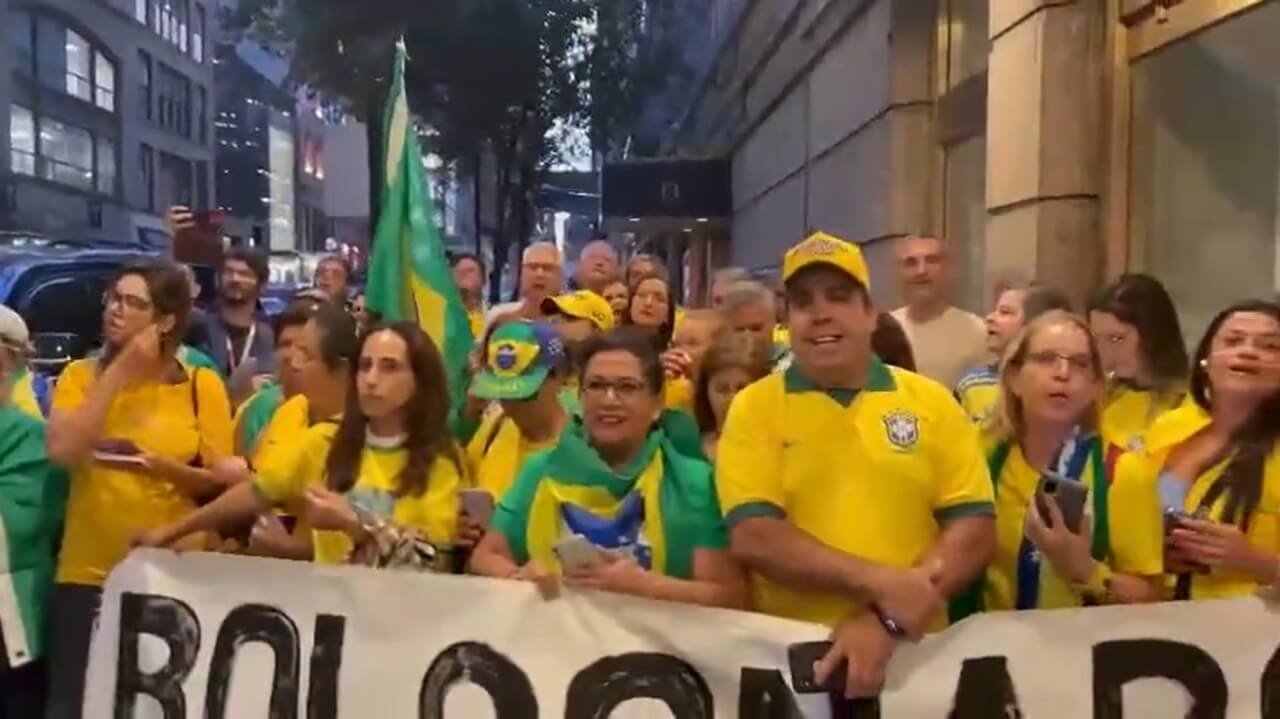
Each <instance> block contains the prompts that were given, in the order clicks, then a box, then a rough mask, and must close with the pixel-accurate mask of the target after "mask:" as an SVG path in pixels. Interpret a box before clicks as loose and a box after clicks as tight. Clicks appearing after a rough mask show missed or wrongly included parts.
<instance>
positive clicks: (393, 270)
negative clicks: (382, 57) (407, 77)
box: [365, 43, 472, 407]
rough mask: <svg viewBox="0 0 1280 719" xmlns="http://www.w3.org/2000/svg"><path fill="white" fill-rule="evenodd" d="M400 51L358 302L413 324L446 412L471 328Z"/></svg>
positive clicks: (461, 388) (460, 388) (459, 385)
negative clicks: (427, 342) (436, 352)
mask: <svg viewBox="0 0 1280 719" xmlns="http://www.w3.org/2000/svg"><path fill="white" fill-rule="evenodd" d="M404 66H405V49H404V45H403V43H401V44H399V45H397V47H396V61H395V75H394V77H393V79H392V82H391V93H390V95H389V97H388V98H387V106H386V109H385V110H384V113H383V135H382V136H383V139H384V146H383V153H382V162H383V167H382V174H381V177H382V179H383V182H384V184H383V187H382V212H381V214H380V215H379V217H378V224H377V231H376V232H375V234H374V244H373V257H372V258H371V259H370V262H369V278H368V286H367V287H366V289H365V299H366V302H367V303H368V307H369V309H370V310H373V311H374V312H377V313H378V314H380V315H381V316H382V318H383V319H384V320H387V321H393V320H408V321H414V322H417V323H418V325H419V326H421V327H422V329H423V331H425V332H426V333H427V335H428V336H430V337H431V340H432V341H433V342H435V344H436V347H438V348H439V349H440V355H441V357H442V358H443V359H444V365H445V371H446V373H447V374H448V377H449V391H450V396H451V397H452V398H453V399H454V402H453V405H454V406H455V407H457V406H460V404H461V400H462V399H463V398H464V397H465V396H466V375H467V353H468V352H470V350H471V344H472V337H471V325H470V322H469V321H468V319H467V311H466V309H465V308H464V307H463V305H462V298H461V297H460V296H459V294H458V288H457V286H456V285H455V284H454V282H453V273H452V271H451V270H450V267H449V260H448V258H447V257H446V256H445V250H444V243H443V242H442V241H441V239H440V230H439V228H438V227H437V226H436V223H435V212H434V205H433V202H432V199H431V187H430V186H429V184H428V182H427V179H426V176H425V173H424V172H423V169H422V149H421V147H420V146H419V145H418V136H417V134H416V133H415V132H414V130H413V125H412V123H411V122H410V117H409V102H408V99H407V98H406V96H405V88H404Z"/></svg>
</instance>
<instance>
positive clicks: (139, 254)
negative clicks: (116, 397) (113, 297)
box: [0, 240, 216, 375]
mask: <svg viewBox="0 0 1280 719" xmlns="http://www.w3.org/2000/svg"><path fill="white" fill-rule="evenodd" d="M155 256H157V254H156V253H155V251H153V250H147V249H144V248H142V247H141V246H140V245H113V244H110V243H104V242H77V241H72V240H50V241H48V242H44V243H39V244H36V243H22V244H18V243H4V242H3V241H2V240H0V303H3V304H6V305H8V306H9V307H12V308H13V309H15V310H17V311H18V313H19V314H21V315H22V316H23V317H24V318H25V319H26V321H27V325H28V326H29V328H30V330H31V334H32V344H34V345H35V357H34V358H33V360H32V365H33V367H34V368H35V369H36V370H37V371H40V372H43V373H46V374H52V375H56V374H58V373H59V372H61V371H62V368H63V367H65V366H66V365H67V364H68V363H70V362H71V361H72V360H75V359H80V358H82V357H85V356H86V355H88V354H89V353H90V352H92V351H94V350H96V349H97V348H98V347H100V346H101V344H102V334H101V333H102V297H103V295H104V294H105V292H106V290H107V284H108V283H109V282H111V280H112V279H113V278H114V277H115V276H116V274H117V273H118V272H119V271H120V269H121V268H123V267H124V266H125V265H127V264H129V263H130V262H135V261H138V260H141V259H145V258H148V257H155ZM192 269H193V270H194V271H195V274H196V279H197V280H198V281H199V282H200V286H201V293H200V297H199V298H198V299H197V304H201V305H206V306H207V305H208V303H210V302H212V301H213V299H214V293H215V291H216V290H215V280H214V269H213V268H212V267H207V266H194V267H193V268H192Z"/></svg>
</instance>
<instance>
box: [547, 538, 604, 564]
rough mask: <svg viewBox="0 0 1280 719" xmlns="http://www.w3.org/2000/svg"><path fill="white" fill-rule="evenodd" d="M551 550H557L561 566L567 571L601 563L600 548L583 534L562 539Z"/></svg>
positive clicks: (557, 557)
mask: <svg viewBox="0 0 1280 719" xmlns="http://www.w3.org/2000/svg"><path fill="white" fill-rule="evenodd" d="M551 551H553V552H555V554H556V559H558V560H560V568H561V569H563V570H564V571H566V572H577V571H582V570H584V569H590V568H591V567H594V566H595V565H597V564H599V563H600V548H599V547H597V546H596V545H594V544H592V543H591V540H589V539H587V538H586V537H584V536H582V535H581V534H575V535H572V536H569V537H565V538H564V539H561V540H560V541H558V542H556V543H555V546H553V547H551Z"/></svg>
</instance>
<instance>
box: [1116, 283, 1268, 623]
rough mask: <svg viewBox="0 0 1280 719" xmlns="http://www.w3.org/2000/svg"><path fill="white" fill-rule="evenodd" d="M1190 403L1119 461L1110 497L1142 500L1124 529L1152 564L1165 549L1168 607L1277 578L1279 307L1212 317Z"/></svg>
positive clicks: (1262, 304) (1254, 303) (1258, 306)
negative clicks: (1152, 553) (1136, 535)
mask: <svg viewBox="0 0 1280 719" xmlns="http://www.w3.org/2000/svg"><path fill="white" fill-rule="evenodd" d="M1191 397H1192V399H1193V400H1194V401H1193V402H1189V403H1186V404H1184V405H1182V406H1181V407H1178V408H1177V409H1174V410H1172V411H1170V412H1167V413H1165V414H1163V415H1161V417H1160V418H1159V419H1157V420H1156V422H1155V423H1154V424H1153V425H1152V426H1151V428H1150V430H1149V431H1148V432H1147V437H1146V446H1145V448H1144V449H1143V451H1141V452H1134V453H1130V454H1127V455H1125V456H1124V457H1123V458H1121V460H1120V462H1119V464H1118V465H1117V468H1116V489H1117V490H1118V491H1120V490H1122V491H1126V492H1136V493H1141V494H1144V495H1145V497H1144V498H1145V505H1144V506H1145V507H1147V511H1146V512H1145V513H1143V514H1141V515H1139V516H1136V517H1129V518H1128V520H1129V521H1131V522H1134V523H1135V524H1140V525H1141V527H1142V528H1143V529H1144V530H1145V532H1144V535H1143V536H1144V538H1145V541H1146V542H1147V544H1148V545H1149V546H1150V547H1153V548H1154V549H1155V550H1156V552H1157V555H1156V556H1159V554H1158V552H1159V550H1160V549H1161V546H1162V545H1163V548H1164V550H1165V554H1164V567H1163V570H1164V571H1165V572H1167V573H1169V574H1171V575H1173V576H1174V577H1176V579H1175V580H1174V588H1173V594H1174V597H1175V598H1178V599H1203V598H1213V597H1237V596H1247V595H1250V594H1253V593H1254V592H1255V591H1256V590H1257V589H1258V588H1259V587H1260V586H1265V585H1273V584H1275V583H1276V581H1277V580H1278V579H1280V554H1278V552H1280V451H1278V447H1280V445H1278V444H1277V442H1278V441H1280V305H1277V304H1275V303H1273V302H1266V301H1261V300H1250V301H1246V302H1241V303H1238V304H1235V305H1232V306H1231V307H1228V308H1227V309H1225V310H1223V311H1222V312H1220V313H1219V314H1218V315H1217V316H1216V317H1214V319H1213V321H1212V322H1210V323H1209V328H1208V329H1207V330H1206V331H1205V334H1204V337H1203V338H1202V339H1201V340H1200V344H1199V345H1198V346H1197V348H1196V352H1195V364H1194V365H1193V366H1192V372H1191ZM1156 569H1160V567H1156Z"/></svg>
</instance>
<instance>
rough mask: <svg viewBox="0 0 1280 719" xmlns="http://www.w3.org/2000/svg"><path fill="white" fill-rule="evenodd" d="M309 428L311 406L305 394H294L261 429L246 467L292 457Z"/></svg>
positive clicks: (263, 464) (259, 465)
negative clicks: (283, 455) (278, 458)
mask: <svg viewBox="0 0 1280 719" xmlns="http://www.w3.org/2000/svg"><path fill="white" fill-rule="evenodd" d="M310 428H311V405H310V403H309V402H307V397H306V395H301V394H299V395H295V396H293V397H291V398H289V399H288V400H286V401H285V403H284V404H282V405H280V406H279V407H277V408H276V411H275V413H274V414H272V415H271V421H270V422H268V423H267V426H266V427H265V428H263V430H262V435H261V436H260V437H258V444H257V445H256V446H254V448H253V452H252V453H251V454H250V455H249V464H250V465H251V466H253V467H262V466H265V465H267V464H270V463H271V461H272V458H273V457H278V456H279V455H281V454H285V455H290V456H291V455H292V453H293V451H294V448H295V447H297V446H298V443H299V442H300V441H301V440H302V437H303V435H305V434H306V433H307V430H308V429H310Z"/></svg>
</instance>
